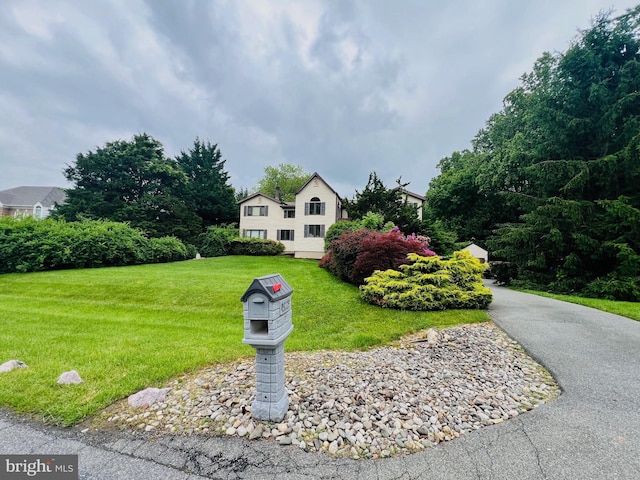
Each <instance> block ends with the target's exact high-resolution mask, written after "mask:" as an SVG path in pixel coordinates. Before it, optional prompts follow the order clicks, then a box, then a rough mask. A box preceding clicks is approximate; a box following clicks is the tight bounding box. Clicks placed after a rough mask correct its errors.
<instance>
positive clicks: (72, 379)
mask: <svg viewBox="0 0 640 480" xmlns="http://www.w3.org/2000/svg"><path fill="white" fill-rule="evenodd" d="M58 383H59V384H61V385H68V384H71V383H82V378H80V375H79V374H78V372H76V371H75V370H70V371H68V372H64V373H63V374H62V375H60V376H59V377H58Z"/></svg>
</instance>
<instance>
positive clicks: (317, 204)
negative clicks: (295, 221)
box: [304, 197, 325, 215]
mask: <svg viewBox="0 0 640 480" xmlns="http://www.w3.org/2000/svg"><path fill="white" fill-rule="evenodd" d="M324 212H325V202H321V201H320V199H319V198H318V197H313V198H312V199H311V201H310V202H307V203H305V204H304V214H305V215H324Z"/></svg>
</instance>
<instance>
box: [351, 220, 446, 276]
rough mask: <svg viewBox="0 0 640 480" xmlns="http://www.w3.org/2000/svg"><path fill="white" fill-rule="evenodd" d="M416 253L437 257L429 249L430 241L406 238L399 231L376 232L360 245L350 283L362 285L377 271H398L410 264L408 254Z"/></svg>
mask: <svg viewBox="0 0 640 480" xmlns="http://www.w3.org/2000/svg"><path fill="white" fill-rule="evenodd" d="M409 253H416V254H418V255H422V256H432V255H435V254H434V253H433V252H432V251H431V250H429V248H428V240H427V239H426V237H425V238H424V239H420V240H419V239H418V237H416V236H415V235H414V236H410V237H404V236H403V235H402V234H401V233H399V232H398V231H396V232H394V231H392V232H390V233H378V232H374V235H372V236H371V237H369V238H366V239H364V240H363V241H362V243H361V244H360V253H359V254H358V258H357V259H356V261H355V263H354V265H353V271H352V272H351V277H350V281H351V283H354V284H356V285H362V284H363V283H364V279H365V278H367V277H370V276H371V275H373V272H375V271H376V270H388V269H397V268H398V267H400V265H404V264H405V263H408V261H409V260H408V258H407V254H409Z"/></svg>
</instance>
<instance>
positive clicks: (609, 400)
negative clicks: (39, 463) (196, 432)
mask: <svg viewBox="0 0 640 480" xmlns="http://www.w3.org/2000/svg"><path fill="white" fill-rule="evenodd" d="M492 290H493V292H494V302H493V304H492V306H491V308H490V310H489V313H490V314H491V316H492V318H493V320H494V321H495V323H496V324H497V325H498V326H500V327H501V328H502V329H503V330H505V331H506V332H507V334H508V335H510V336H511V337H512V338H513V339H515V340H517V341H518V342H519V343H520V344H521V345H522V346H523V347H524V348H525V349H526V350H527V352H528V353H529V354H530V355H531V356H533V357H534V358H535V359H536V360H538V361H539V362H540V363H541V364H543V365H544V366H545V367H547V369H548V370H549V371H550V372H551V373H552V374H553V376H554V377H555V379H556V380H557V381H558V383H559V385H560V387H561V388H562V390H563V393H562V395H561V396H560V397H559V398H558V399H556V400H554V401H553V402H551V403H549V404H547V405H543V406H541V407H539V408H537V409H535V410H533V411H531V412H528V413H526V414H524V415H520V416H519V417H516V418H515V419H512V420H509V421H507V422H504V423H502V424H499V425H495V426H491V427H486V428H483V429H481V430H479V431H477V432H473V433H470V434H465V435H463V436H462V437H461V438H459V439H457V440H455V441H452V442H448V443H446V444H441V445H439V446H437V447H435V448H432V449H429V450H427V451H425V452H421V453H416V454H412V455H407V456H403V457H396V458H391V459H384V460H376V461H371V460H368V461H355V460H344V459H333V458H331V457H329V456H328V455H319V454H315V453H307V452H303V451H302V450H300V449H298V448H296V447H280V446H278V445H276V444H275V442H249V441H243V440H239V439H231V438H217V437H216V438H209V439H202V438H195V437H163V438H152V437H149V438H146V439H145V438H140V437H136V436H133V435H130V434H125V433H118V434H106V433H95V432H87V433H84V434H83V433H81V432H80V431H78V430H76V429H57V428H52V427H44V426H41V425H36V424H33V423H29V422H25V421H23V420H21V419H19V418H16V417H14V416H12V415H11V414H9V413H7V412H0V454H10V453H16V454H29V453H31V454H78V455H79V464H80V478H82V479H105V480H107V479H108V480H114V479H122V480H125V479H126V480H131V479H136V480H145V479H150V480H151V479H153V480H162V479H172V480H173V479H176V480H180V479H196V478H216V479H236V478H247V479H256V480H258V479H259V480H265V479H278V480H290V479H336V480H337V479H347V478H348V479H376V480H391V479H406V480H409V479H433V478H439V479H487V480H488V479H492V480H497V479H505V480H507V479H508V480H514V479H517V480H521V479H522V480H524V479H531V480H534V479H535V480H537V479H629V480H631V479H633V480H636V479H638V478H640V322H636V321H632V320H629V319H626V318H623V317H619V316H616V315H610V314H607V313H603V312H599V311H597V310H592V309H589V308H586V307H581V306H578V305H572V304H568V303H562V302H558V301H555V300H551V299H547V298H542V297H536V296H533V295H527V294H523V293H518V292H513V291H510V290H508V289H505V288H502V287H493V286H492Z"/></svg>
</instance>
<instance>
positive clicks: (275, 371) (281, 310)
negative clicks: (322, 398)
mask: <svg viewBox="0 0 640 480" xmlns="http://www.w3.org/2000/svg"><path fill="white" fill-rule="evenodd" d="M292 293H293V289H292V288H291V287H290V286H289V284H288V283H287V282H286V281H285V280H284V278H282V276H281V275H279V274H272V275H265V276H263V277H258V278H256V279H254V280H253V282H252V283H251V285H250V286H249V288H248V289H247V291H246V292H245V293H244V295H242V298H241V300H242V303H243V311H244V338H243V339H242V343H245V344H248V345H251V346H252V347H253V348H255V349H256V398H255V400H254V401H253V404H252V405H251V416H252V417H253V418H255V419H256V420H267V421H272V422H279V421H281V420H282V419H283V418H284V416H285V414H286V413H287V410H288V409H289V396H288V395H287V394H286V391H285V388H284V341H285V339H286V338H287V337H288V336H289V335H290V334H291V331H292V330H293V324H292V322H291V294H292Z"/></svg>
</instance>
